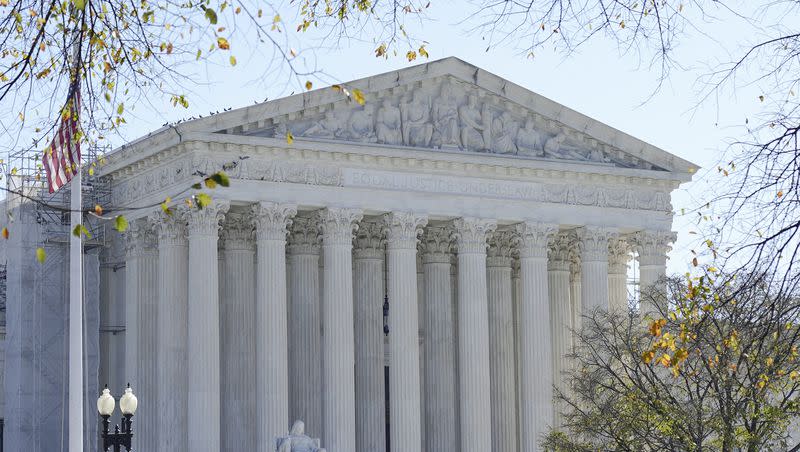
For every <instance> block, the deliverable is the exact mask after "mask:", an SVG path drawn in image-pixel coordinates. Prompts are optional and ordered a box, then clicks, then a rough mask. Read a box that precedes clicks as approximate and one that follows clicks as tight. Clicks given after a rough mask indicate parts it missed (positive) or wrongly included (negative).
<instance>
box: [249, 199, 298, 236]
mask: <svg viewBox="0 0 800 452" xmlns="http://www.w3.org/2000/svg"><path fill="white" fill-rule="evenodd" d="M250 211H251V212H252V215H253V218H252V222H253V226H255V228H256V239H258V240H286V233H287V232H288V228H289V225H290V224H292V217H293V216H295V214H297V206H295V205H293V204H278V203H274V202H260V203H258V204H254V205H253V206H252V207H251V210H250Z"/></svg>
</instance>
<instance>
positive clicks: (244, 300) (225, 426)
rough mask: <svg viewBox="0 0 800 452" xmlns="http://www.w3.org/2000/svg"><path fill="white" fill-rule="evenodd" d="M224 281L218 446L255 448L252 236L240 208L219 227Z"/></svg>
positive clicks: (231, 448)
mask: <svg viewBox="0 0 800 452" xmlns="http://www.w3.org/2000/svg"><path fill="white" fill-rule="evenodd" d="M222 245H223V250H224V252H223V255H224V263H223V265H222V269H223V270H222V271H223V273H222V275H223V276H222V280H223V281H225V283H224V284H222V283H221V284H220V285H221V286H223V289H222V294H223V296H222V299H221V300H220V379H221V382H222V385H221V402H220V403H221V407H220V411H221V416H222V432H221V439H220V441H221V443H222V450H255V448H256V432H255V429H253V428H251V426H250V425H248V424H247V423H245V422H242V421H241V420H242V419H255V418H256V406H255V399H254V397H253V396H254V394H255V391H254V390H253V389H254V388H256V387H258V386H257V385H256V368H255V360H254V359H253V358H254V357H255V341H254V338H255V335H256V332H255V329H256V321H255V307H256V303H255V296H256V295H255V290H256V282H255V263H256V258H255V241H254V237H253V226H252V224H251V223H250V221H249V217H248V216H247V215H244V214H229V215H228V220H227V222H226V223H225V225H224V227H223V230H222Z"/></svg>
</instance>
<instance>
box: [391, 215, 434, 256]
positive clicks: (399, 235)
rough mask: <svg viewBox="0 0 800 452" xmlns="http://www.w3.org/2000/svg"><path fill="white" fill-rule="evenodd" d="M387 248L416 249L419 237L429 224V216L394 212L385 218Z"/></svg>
mask: <svg viewBox="0 0 800 452" xmlns="http://www.w3.org/2000/svg"><path fill="white" fill-rule="evenodd" d="M383 221H384V224H385V231H386V246H387V248H389V249H412V250H413V249H416V247H417V237H419V235H420V234H422V227H423V226H425V225H426V224H428V216H427V215H419V214H415V213H413V212H392V213H387V214H386V215H384V216H383Z"/></svg>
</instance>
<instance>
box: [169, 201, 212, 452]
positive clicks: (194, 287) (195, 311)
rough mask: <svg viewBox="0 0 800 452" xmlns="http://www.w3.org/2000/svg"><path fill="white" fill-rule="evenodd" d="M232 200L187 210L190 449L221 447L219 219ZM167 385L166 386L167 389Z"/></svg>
mask: <svg viewBox="0 0 800 452" xmlns="http://www.w3.org/2000/svg"><path fill="white" fill-rule="evenodd" d="M227 210H228V205H227V204H226V203H222V202H214V203H212V204H210V205H208V206H206V207H204V208H203V209H199V208H197V209H192V210H189V211H188V213H187V219H188V232H189V275H188V278H187V281H188V284H189V289H188V298H189V303H188V306H189V307H188V312H189V315H188V316H187V318H188V324H187V335H188V339H187V347H186V352H187V356H189V357H191V359H188V361H187V362H188V366H187V367H188V372H189V376H188V378H189V383H188V385H187V390H188V392H189V399H188V415H187V417H186V419H187V421H188V423H189V425H190V426H191V433H190V435H189V450H192V451H194V450H209V451H211V450H219V448H220V419H221V418H220V368H219V274H218V273H217V271H218V270H219V260H218V258H217V240H218V237H219V229H220V221H222V219H223V218H224V215H225V212H227ZM165 390H168V389H165Z"/></svg>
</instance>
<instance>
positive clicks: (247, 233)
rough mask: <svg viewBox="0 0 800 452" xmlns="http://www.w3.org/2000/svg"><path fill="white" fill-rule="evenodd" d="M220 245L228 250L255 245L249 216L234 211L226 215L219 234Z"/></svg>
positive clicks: (247, 248)
mask: <svg viewBox="0 0 800 452" xmlns="http://www.w3.org/2000/svg"><path fill="white" fill-rule="evenodd" d="M220 237H221V239H222V246H223V248H225V249H229V250H250V249H253V247H254V246H255V242H254V241H253V237H254V231H253V223H252V221H250V216H249V215H247V214H244V213H239V212H234V213H229V214H228V215H226V221H225V223H224V224H223V227H222V232H221V234H220Z"/></svg>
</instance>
